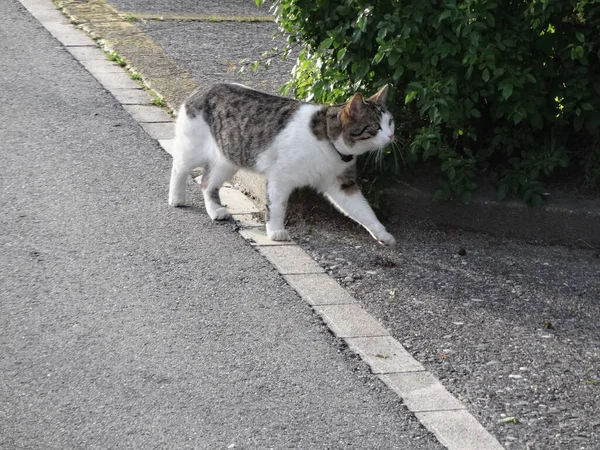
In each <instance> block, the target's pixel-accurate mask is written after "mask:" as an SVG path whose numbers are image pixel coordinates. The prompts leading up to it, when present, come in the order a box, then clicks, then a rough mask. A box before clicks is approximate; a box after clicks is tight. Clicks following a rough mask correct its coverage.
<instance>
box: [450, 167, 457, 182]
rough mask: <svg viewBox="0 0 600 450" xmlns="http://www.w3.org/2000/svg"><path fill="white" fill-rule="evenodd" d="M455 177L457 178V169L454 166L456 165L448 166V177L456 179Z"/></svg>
mask: <svg viewBox="0 0 600 450" xmlns="http://www.w3.org/2000/svg"><path fill="white" fill-rule="evenodd" d="M454 178H456V169H455V168H454V166H449V167H448V179H449V180H454Z"/></svg>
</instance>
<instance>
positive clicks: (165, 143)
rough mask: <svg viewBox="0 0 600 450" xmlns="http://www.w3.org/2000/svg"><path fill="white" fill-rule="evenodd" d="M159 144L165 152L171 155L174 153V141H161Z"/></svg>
mask: <svg viewBox="0 0 600 450" xmlns="http://www.w3.org/2000/svg"><path fill="white" fill-rule="evenodd" d="M158 143H159V144H160V146H161V147H162V148H163V149H164V151H166V152H167V153H168V154H169V155H172V154H173V153H172V151H173V145H174V142H173V139H159V140H158Z"/></svg>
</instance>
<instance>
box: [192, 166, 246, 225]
mask: <svg viewBox="0 0 600 450" xmlns="http://www.w3.org/2000/svg"><path fill="white" fill-rule="evenodd" d="M237 170H238V169H237V167H235V166H233V165H232V164H230V163H228V162H219V163H213V164H208V165H207V166H206V167H205V168H204V174H203V175H202V182H201V185H202V194H203V195H204V206H205V207H206V212H207V213H208V215H209V216H210V218H211V219H212V220H226V219H229V217H230V214H229V211H227V208H226V207H224V206H223V205H221V199H220V198H219V189H220V188H221V186H222V185H223V183H225V182H226V181H229V180H230V179H231V178H232V177H233V176H234V175H235V173H236V172H237Z"/></svg>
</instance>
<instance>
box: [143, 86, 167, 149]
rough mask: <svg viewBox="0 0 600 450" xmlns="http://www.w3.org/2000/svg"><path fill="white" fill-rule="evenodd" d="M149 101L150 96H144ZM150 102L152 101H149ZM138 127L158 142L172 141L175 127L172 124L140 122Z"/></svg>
mask: <svg viewBox="0 0 600 450" xmlns="http://www.w3.org/2000/svg"><path fill="white" fill-rule="evenodd" d="M146 95H147V96H148V98H149V99H150V96H149V95H148V94H146ZM150 102H152V100H151V99H150ZM140 125H141V126H142V128H143V129H144V130H146V133H148V134H149V135H150V136H152V137H153V138H154V139H160V140H167V139H168V140H173V138H174V137H175V126H174V124H173V122H158V123H145V122H141V123H140Z"/></svg>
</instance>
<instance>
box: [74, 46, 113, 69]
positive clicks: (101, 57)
mask: <svg viewBox="0 0 600 450" xmlns="http://www.w3.org/2000/svg"><path fill="white" fill-rule="evenodd" d="M67 50H68V52H69V53H71V55H73V56H74V57H75V59H77V60H78V61H81V62H82V63H83V62H84V61H86V62H87V61H90V62H91V61H103V62H105V63H107V65H110V66H112V67H115V68H117V69H119V72H122V71H123V68H122V67H119V66H117V65H116V64H115V63H113V62H111V61H109V60H108V59H107V58H106V54H105V53H104V52H103V51H102V50H101V49H100V48H98V47H67ZM83 65H84V66H85V68H86V69H88V70H89V71H90V72H91V70H90V69H89V68H88V66H87V65H86V64H83ZM91 67H93V66H91Z"/></svg>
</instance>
